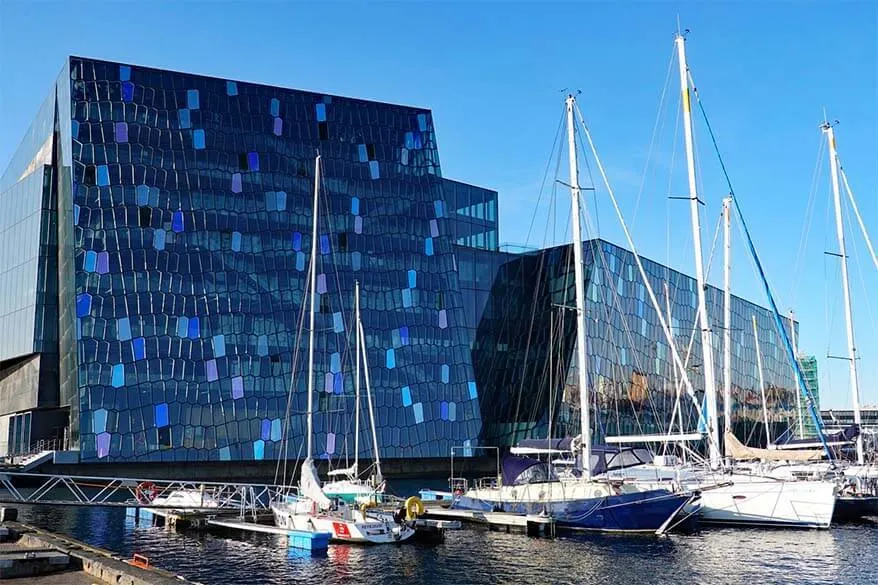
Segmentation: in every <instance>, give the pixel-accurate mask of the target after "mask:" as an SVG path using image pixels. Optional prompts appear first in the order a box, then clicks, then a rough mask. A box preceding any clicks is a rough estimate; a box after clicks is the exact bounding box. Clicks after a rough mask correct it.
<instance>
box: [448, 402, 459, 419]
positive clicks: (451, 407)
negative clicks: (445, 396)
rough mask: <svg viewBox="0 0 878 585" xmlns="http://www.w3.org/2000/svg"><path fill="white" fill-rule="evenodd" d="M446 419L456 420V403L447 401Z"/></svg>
mask: <svg viewBox="0 0 878 585" xmlns="http://www.w3.org/2000/svg"><path fill="white" fill-rule="evenodd" d="M448 420H450V421H456V420H457V404H456V403H454V402H449V403H448Z"/></svg>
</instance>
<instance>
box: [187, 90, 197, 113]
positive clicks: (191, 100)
mask: <svg viewBox="0 0 878 585" xmlns="http://www.w3.org/2000/svg"><path fill="white" fill-rule="evenodd" d="M186 105H187V106H188V107H189V109H190V110H197V109H198V90H197V89H190V90H187V91H186Z"/></svg>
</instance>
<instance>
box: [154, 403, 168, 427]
mask: <svg viewBox="0 0 878 585" xmlns="http://www.w3.org/2000/svg"><path fill="white" fill-rule="evenodd" d="M168 424H169V421H168V403H167V402H161V403H159V404H156V405H155V426H156V427H158V428H161V427H166V426H168Z"/></svg>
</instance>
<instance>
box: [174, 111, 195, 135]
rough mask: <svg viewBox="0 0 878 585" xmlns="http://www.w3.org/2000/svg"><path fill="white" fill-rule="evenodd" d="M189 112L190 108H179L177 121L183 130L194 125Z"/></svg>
mask: <svg viewBox="0 0 878 585" xmlns="http://www.w3.org/2000/svg"><path fill="white" fill-rule="evenodd" d="M189 112H190V110H189V108H183V109H181V110H177V122H178V123H179V124H180V128H181V129H183V130H185V129H187V128H189V127H190V126H192V118H191V116H190V115H189Z"/></svg>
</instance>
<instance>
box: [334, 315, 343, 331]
mask: <svg viewBox="0 0 878 585" xmlns="http://www.w3.org/2000/svg"><path fill="white" fill-rule="evenodd" d="M332 330H333V331H335V332H336V333H344V321H343V320H342V317H341V313H333V314H332Z"/></svg>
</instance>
